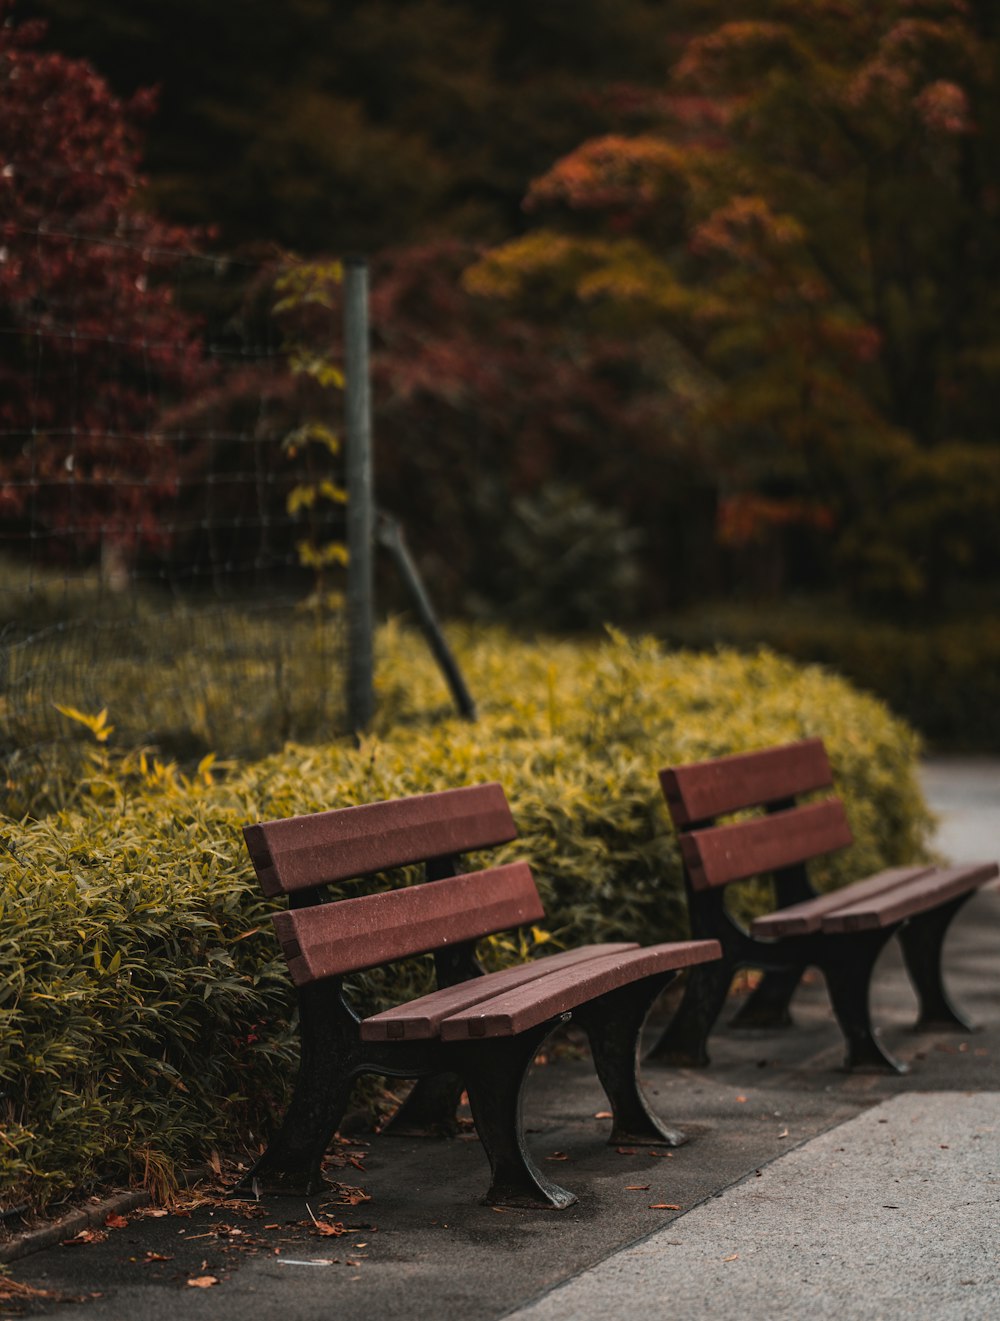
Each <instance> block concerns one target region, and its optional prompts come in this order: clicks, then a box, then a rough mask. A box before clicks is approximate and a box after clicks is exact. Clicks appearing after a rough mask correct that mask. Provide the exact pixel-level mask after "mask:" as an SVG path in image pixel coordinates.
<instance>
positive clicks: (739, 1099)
mask: <svg viewBox="0 0 1000 1321" xmlns="http://www.w3.org/2000/svg"><path fill="white" fill-rule="evenodd" d="M746 1099H747V1098H746V1097H745V1096H738V1097H737V1098H736V1101H737V1103H738V1104H739V1105H745V1104H746Z"/></svg>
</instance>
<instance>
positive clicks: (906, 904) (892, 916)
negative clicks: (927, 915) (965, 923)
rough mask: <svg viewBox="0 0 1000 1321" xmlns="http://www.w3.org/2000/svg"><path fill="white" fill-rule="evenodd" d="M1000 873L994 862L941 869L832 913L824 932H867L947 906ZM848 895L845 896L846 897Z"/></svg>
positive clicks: (824, 920) (824, 925)
mask: <svg viewBox="0 0 1000 1321" xmlns="http://www.w3.org/2000/svg"><path fill="white" fill-rule="evenodd" d="M998 874H1000V869H998V867H997V864H996V863H995V862H980V863H971V864H968V865H966V866H963V867H942V868H941V869H940V870H939V871H932V872H930V873H929V874H928V875H926V876H921V877H918V878H917V879H916V880H913V881H910V882H908V883H907V884H906V885H900V886H897V887H896V888H895V889H892V890H890V891H889V892H888V893H887V894H885V895H882V896H879V897H874V898H871V899H862V900H860V901H859V902H858V903H851V904H849V905H846V906H845V907H842V908H840V909H838V910H837V911H836V912H833V913H829V914H828V915H827V916H826V917H824V918H823V930H824V931H825V932H829V933H831V934H838V933H841V932H849V931H868V930H872V929H873V928H876V927H884V926H888V925H889V924H890V923H892V922H898V921H901V920H902V919H903V918H905V917H913V916H914V914H916V913H923V912H926V911H927V910H928V909H931V908H936V907H937V906H938V905H939V904H944V903H947V902H948V900H949V899H955V898H957V896H958V895H960V894H965V893H966V892H967V891H969V890H974V889H975V888H976V887H977V886H979V885H983V884H984V883H985V882H986V881H989V880H991V879H992V878H993V877H995V876H997V875H998ZM847 897H848V896H847V895H845V898H847Z"/></svg>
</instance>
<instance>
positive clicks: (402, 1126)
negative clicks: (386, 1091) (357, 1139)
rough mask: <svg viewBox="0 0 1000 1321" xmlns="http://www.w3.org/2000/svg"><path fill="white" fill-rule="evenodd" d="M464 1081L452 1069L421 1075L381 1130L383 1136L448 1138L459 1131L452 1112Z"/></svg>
mask: <svg viewBox="0 0 1000 1321" xmlns="http://www.w3.org/2000/svg"><path fill="white" fill-rule="evenodd" d="M463 1091H465V1083H463V1082H462V1080H461V1078H459V1077H458V1076H457V1075H456V1074H454V1073H435V1074H432V1075H431V1076H430V1077H428V1078H420V1079H418V1081H417V1082H416V1083H415V1084H414V1087H413V1090H412V1091H411V1092H410V1094H409V1096H408V1097H407V1098H406V1100H405V1101H404V1102H403V1104H402V1105H401V1106H400V1107H399V1109H398V1110H397V1111H396V1113H395V1114H394V1115H393V1116H392V1118H391V1119H390V1120H389V1122H388V1123H387V1124H385V1125H384V1127H383V1129H382V1133H383V1135H384V1136H385V1137H405V1138H431V1137H433V1138H450V1137H454V1136H455V1134H456V1133H457V1132H458V1121H457V1119H456V1117H455V1112H456V1111H457V1109H458V1105H459V1102H460V1101H461V1099H462V1093H463Z"/></svg>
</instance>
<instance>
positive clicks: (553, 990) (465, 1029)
mask: <svg viewBox="0 0 1000 1321" xmlns="http://www.w3.org/2000/svg"><path fill="white" fill-rule="evenodd" d="M721 953H722V947H721V946H720V945H719V942H718V941H717V940H687V941H677V942H675V943H672V944H668V945H649V946H647V947H646V948H645V949H633V950H627V951H626V952H625V953H624V954H609V955H605V956H604V957H602V958H599V959H589V960H588V961H587V962H586V963H584V964H582V965H580V966H578V967H571V968H565V969H563V970H562V971H559V972H553V973H552V974H551V975H550V976H548V977H542V978H539V979H538V980H536V981H533V982H529V983H528V984H527V985H525V986H519V987H516V988H515V989H514V990H510V991H506V992H504V993H503V994H502V995H498V996H497V997H496V998H495V999H493V1000H489V1001H487V1002H485V1003H484V1004H481V1005H474V1006H473V1007H472V1008H470V1009H466V1010H463V1011H462V1012H460V1013H457V1014H453V1015H452V1016H451V1017H450V1018H446V1019H445V1020H444V1022H443V1023H442V1024H441V1040H442V1041H467V1040H470V1039H476V1038H480V1037H512V1036H516V1035H517V1034H518V1033H519V1032H525V1031H527V1029H528V1028H531V1027H535V1026H536V1025H537V1024H538V1023H544V1022H545V1020H546V1019H549V1018H555V1017H556V1016H557V1015H559V1014H564V1013H566V1012H568V1011H571V1010H573V1009H577V1008H579V1007H580V1006H581V1005H583V1004H585V1003H587V1001H589V1000H593V999H594V998H595V997H596V996H599V995H605V994H607V992H608V991H614V990H616V989H617V988H618V987H620V986H626V985H628V984H629V983H631V982H636V981H639V980H640V979H641V978H643V977H648V976H651V975H653V974H655V973H658V972H666V971H668V970H669V969H672V968H686V967H690V965H691V964H694V963H705V962H707V961H708V960H709V959H717V958H719V957H720V955H721Z"/></svg>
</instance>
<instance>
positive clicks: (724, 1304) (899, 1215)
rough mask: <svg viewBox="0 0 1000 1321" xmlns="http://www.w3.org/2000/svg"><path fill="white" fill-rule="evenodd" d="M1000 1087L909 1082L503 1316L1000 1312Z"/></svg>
mask: <svg viewBox="0 0 1000 1321" xmlns="http://www.w3.org/2000/svg"><path fill="white" fill-rule="evenodd" d="M998 1225H1000V1093H997V1092H992V1093H986V1094H983V1093H979V1094H973V1095H967V1096H962V1095H956V1094H955V1093H954V1092H932V1093H926V1092H925V1093H919V1092H913V1093H910V1094H909V1095H907V1096H897V1097H894V1098H893V1099H892V1100H889V1101H885V1102H883V1103H882V1104H881V1105H879V1106H876V1107H875V1108H874V1109H873V1110H868V1111H866V1112H865V1113H864V1114H862V1115H859V1116H858V1117H857V1118H856V1119H852V1120H849V1121H848V1122H847V1123H845V1124H840V1125H838V1126H837V1127H836V1128H834V1129H832V1130H831V1131H830V1132H828V1133H824V1134H823V1135H822V1136H821V1137H817V1138H813V1139H812V1141H810V1142H807V1143H805V1145H804V1146H802V1147H800V1148H798V1150H796V1151H792V1152H790V1153H789V1154H788V1155H787V1156H784V1157H782V1158H781V1159H780V1160H777V1161H775V1162H774V1163H773V1164H771V1165H769V1166H767V1167H766V1168H764V1169H762V1170H760V1171H756V1172H755V1173H754V1174H752V1175H751V1176H750V1177H749V1178H747V1179H746V1180H744V1181H743V1182H742V1183H740V1184H738V1185H736V1187H733V1188H730V1189H728V1190H727V1191H726V1192H725V1193H724V1194H723V1195H722V1196H719V1197H712V1198H710V1199H709V1200H708V1201H707V1202H705V1203H703V1204H702V1205H701V1206H699V1207H697V1208H695V1210H693V1211H691V1212H689V1213H688V1214H687V1215H685V1216H682V1217H681V1218H680V1219H679V1220H676V1221H674V1223H673V1224H672V1225H670V1226H669V1228H668V1229H666V1230H664V1231H661V1232H659V1233H656V1234H652V1235H650V1237H649V1238H647V1239H645V1240H644V1241H643V1242H641V1243H638V1244H636V1245H635V1246H634V1247H631V1248H627V1249H625V1251H623V1252H619V1253H617V1254H616V1255H615V1256H613V1257H611V1258H609V1260H607V1261H605V1262H602V1263H601V1265H600V1266H596V1267H594V1268H593V1269H592V1270H589V1271H585V1272H584V1273H583V1274H582V1275H578V1276H577V1277H576V1279H574V1280H571V1281H570V1282H569V1283H567V1284H564V1285H563V1286H562V1287H560V1288H558V1289H554V1290H552V1291H551V1292H550V1293H548V1294H547V1295H545V1296H544V1297H543V1298H541V1299H540V1300H539V1301H538V1302H536V1303H534V1304H532V1305H531V1306H528V1307H525V1308H521V1309H519V1310H518V1311H516V1312H513V1313H511V1314H509V1321H515V1318H516V1321H563V1318H565V1317H573V1318H575V1321H590V1319H591V1318H593V1321H608V1318H615V1317H625V1316H629V1317H632V1316H636V1315H638V1316H642V1317H647V1318H650V1319H651V1321H652V1319H653V1318H658V1317H679V1318H683V1319H684V1321H701V1319H702V1318H704V1319H705V1321H708V1319H709V1318H711V1319H712V1321H729V1318H732V1321H747V1319H748V1318H765V1317H766V1318H768V1319H769V1321H770V1319H771V1318H775V1317H789V1318H792V1317H794V1318H799V1317H811V1318H824V1317H829V1318H831V1321H834V1319H836V1321H851V1319H852V1318H875V1317H879V1318H884V1321H895V1319H896V1318H898V1319H899V1321H919V1319H920V1318H927V1321H932V1319H933V1321H979V1319H980V1318H985V1317H989V1316H997V1315H1000V1240H998V1237H997V1227H998Z"/></svg>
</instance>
